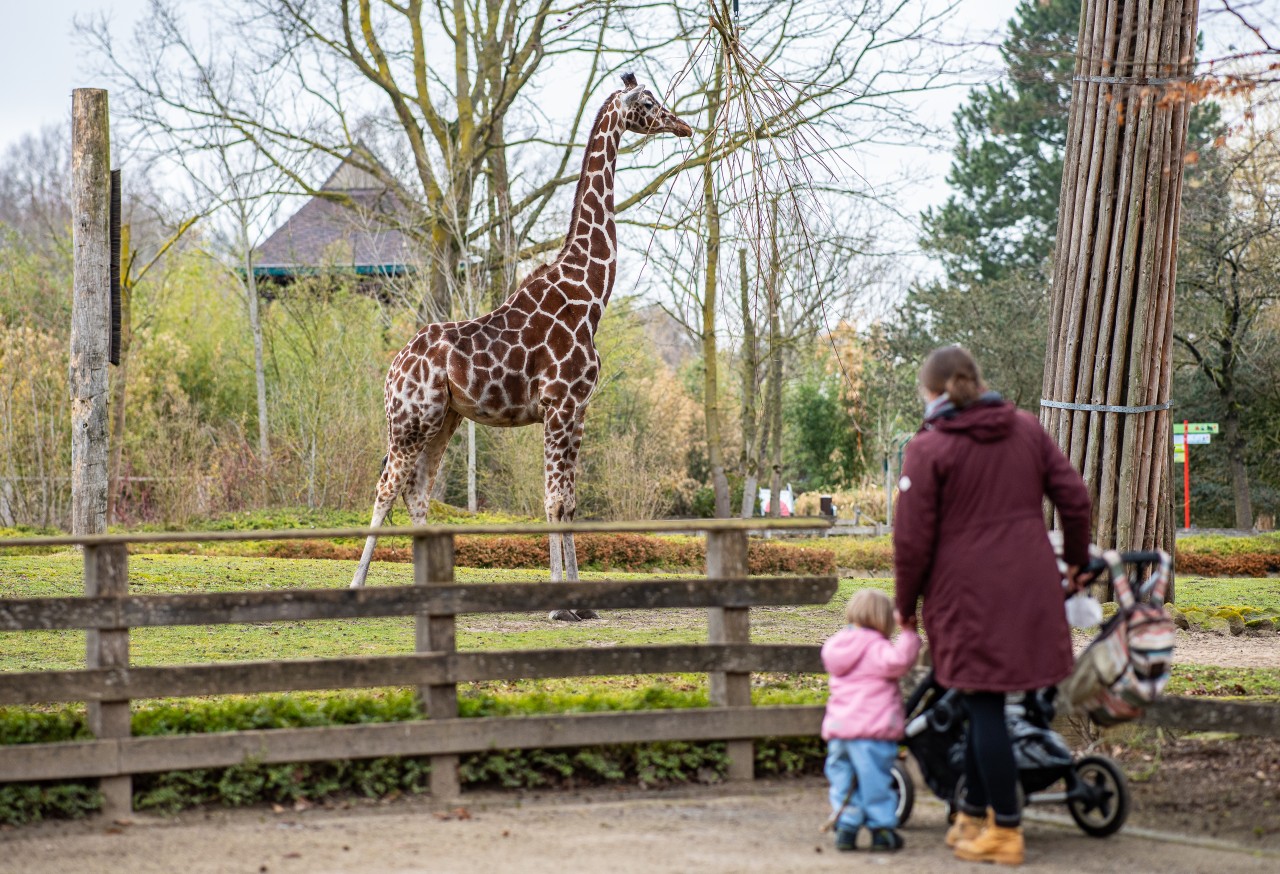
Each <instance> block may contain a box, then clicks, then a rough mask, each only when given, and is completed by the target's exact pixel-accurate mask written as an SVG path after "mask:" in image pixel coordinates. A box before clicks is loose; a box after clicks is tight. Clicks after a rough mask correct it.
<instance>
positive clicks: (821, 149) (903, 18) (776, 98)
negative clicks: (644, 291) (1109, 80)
mask: <svg viewBox="0 0 1280 874" xmlns="http://www.w3.org/2000/svg"><path fill="white" fill-rule="evenodd" d="M949 11H950V6H949V5H948V4H942V3H938V4H922V5H919V6H911V5H909V4H905V3H899V4H890V5H886V4H882V3H875V2H860V3H854V4H852V5H850V4H834V3H824V2H801V3H790V4H777V5H773V6H770V7H768V8H764V9H760V8H756V9H755V10H754V11H752V12H751V13H750V14H749V15H747V16H746V17H744V18H742V19H739V18H738V17H737V16H736V15H735V13H734V11H733V10H731V8H730V4H728V3H726V2H712V3H710V4H707V3H681V2H678V0H677V2H673V3H671V4H670V14H671V16H672V17H673V18H674V19H675V21H676V22H678V27H677V30H678V32H679V33H680V34H681V36H682V39H683V40H684V41H685V42H686V43H687V44H688V45H689V56H690V61H689V63H688V64H687V65H686V69H685V71H684V72H683V73H682V76H681V77H680V78H679V79H678V82H677V84H676V87H681V86H683V84H684V83H685V82H689V81H691V82H693V84H694V86H695V87H694V89H693V91H692V92H690V93H689V94H687V95H683V96H682V97H680V98H678V100H677V106H680V107H681V110H682V111H684V112H685V113H686V114H687V115H697V116H698V117H702V118H705V119H706V125H707V129H706V131H705V132H704V133H703V134H702V137H703V138H702V141H701V142H700V143H698V144H697V145H696V150H695V152H694V154H693V155H690V156H689V157H687V158H686V160H685V161H684V162H682V164H681V165H678V167H672V168H669V169H667V170H664V171H662V172H660V173H659V174H658V176H656V177H655V184H656V183H657V182H659V181H660V180H661V179H662V178H663V174H664V173H668V174H669V173H674V172H676V171H677V170H678V169H680V168H684V167H693V166H697V167H700V168H701V171H702V172H701V173H700V176H699V180H700V185H699V186H698V190H697V191H692V190H687V191H682V190H681V188H680V186H678V185H677V186H676V188H675V189H674V194H673V195H672V196H671V197H670V198H668V199H664V200H662V201H661V202H658V203H654V204H646V206H645V208H644V209H642V210H639V211H637V212H635V213H633V214H629V215H628V216H627V217H626V218H624V219H623V220H624V221H632V222H635V223H638V224H643V225H645V226H647V227H649V228H651V229H652V231H653V235H652V237H651V239H650V240H648V241H646V252H647V253H651V254H656V255H657V256H658V257H654V258H650V259H649V263H648V266H651V267H655V268H656V269H655V270H654V274H655V275H654V278H653V279H652V280H651V281H652V282H653V283H654V284H655V285H658V286H665V287H664V288H662V289H661V291H662V293H663V296H664V297H666V298H668V300H669V303H668V304H667V308H668V311H669V312H670V313H671V315H672V316H673V317H675V318H676V319H677V320H678V321H680V322H681V323H682V324H684V325H685V326H686V329H687V330H688V331H689V332H690V335H691V336H693V337H694V338H695V339H696V340H697V341H698V342H699V344H700V346H701V348H702V361H703V367H704V370H703V392H702V393H703V405H704V410H703V412H704V419H705V424H706V429H707V437H708V462H709V467H710V470H711V478H712V483H713V487H714V490H715V496H716V511H717V514H719V515H727V513H728V510H729V503H730V498H729V495H728V483H727V478H726V476H725V474H724V461H723V457H724V450H723V447H722V445H721V444H722V442H723V441H724V439H725V436H724V433H723V432H724V430H725V427H724V426H725V422H726V421H727V420H726V419H725V418H724V417H723V416H722V413H721V410H720V400H721V398H720V395H721V385H720V378H719V362H718V358H719V356H720V352H721V344H720V342H719V338H718V332H722V331H724V330H725V329H726V328H728V327H729V325H728V324H725V323H723V321H724V319H723V317H724V313H723V309H724V307H723V306H721V303H720V301H719V297H720V296H721V295H723V296H724V297H725V299H726V301H728V302H730V303H731V306H736V308H737V309H738V311H739V316H741V317H742V321H741V324H742V327H743V332H744V337H745V339H744V344H743V350H744V354H745V357H746V358H747V359H749V360H748V361H745V362H743V363H742V366H741V371H740V372H741V374H742V377H741V378H742V384H743V396H742V398H743V402H744V404H745V405H746V406H745V407H744V409H743V411H742V415H741V416H740V417H739V418H740V420H741V421H742V424H743V431H742V434H743V437H744V444H746V443H748V442H749V443H752V444H754V445H752V446H751V447H750V448H748V446H747V445H744V446H743V447H742V451H741V452H740V453H739V455H738V457H739V459H740V460H741V464H742V468H743V474H744V486H745V485H746V484H747V483H749V482H750V481H751V480H752V479H753V477H758V476H759V475H760V464H761V463H762V461H763V456H762V455H761V450H762V449H763V448H764V446H765V445H766V444H767V443H768V438H767V436H766V435H769V436H771V437H772V439H773V441H774V443H773V447H772V448H773V452H774V455H775V464H774V467H777V468H779V469H780V466H781V463H780V460H779V459H778V458H777V452H778V450H779V448H780V443H779V442H778V441H779V440H780V434H779V433H778V432H779V431H780V427H781V424H780V415H781V412H780V400H779V398H780V396H781V385H782V376H781V373H780V370H781V364H780V358H779V356H781V355H782V354H783V353H782V349H783V346H784V345H785V340H784V339H783V338H784V335H785V331H786V328H785V327H784V322H785V316H784V315H783V314H782V309H784V308H785V307H784V305H783V303H782V301H781V295H784V294H788V293H791V292H792V291H793V290H794V289H786V290H784V288H783V287H784V285H785V284H786V280H785V279H784V278H783V277H782V275H781V274H782V273H784V272H787V273H792V272H794V273H796V275H797V280H796V281H795V282H794V285H795V286H796V287H801V286H807V285H808V284H807V283H805V282H803V281H799V279H798V277H800V276H806V275H807V276H809V277H813V278H814V279H815V284H816V285H821V284H822V283H821V278H822V277H824V276H825V275H827V274H829V273H830V272H831V265H829V264H826V263H823V259H824V258H826V257H829V256H830V255H831V252H830V251H829V250H828V251H825V252H820V251H819V250H820V249H821V248H822V247H821V245H820V242H821V241H822V240H824V239H833V238H836V237H838V236H840V231H839V230H838V228H839V226H840V225H841V224H842V222H839V221H835V220H833V218H832V215H833V213H844V212H847V211H849V209H850V202H851V201H853V200H856V199H858V198H874V197H875V193H874V192H871V191H870V190H869V189H868V187H867V186H865V185H864V184H862V182H861V180H860V179H859V177H858V175H857V174H856V172H854V171H852V169H851V168H850V167H848V166H847V165H845V164H844V163H842V161H841V158H840V157H839V156H840V155H841V153H842V150H848V149H851V148H856V146H857V145H858V144H859V143H863V142H868V143H869V142H878V143H882V142H885V141H888V140H892V139H895V138H899V137H900V138H902V139H903V140H908V139H912V138H914V139H919V138H920V137H921V136H922V135H923V134H924V133H925V131H924V128H923V127H922V126H920V125H919V123H918V122H917V121H916V119H915V117H914V114H913V113H912V111H911V109H910V99H909V98H910V96H911V95H912V94H914V93H916V92H918V91H922V90H927V89H928V88H931V87H934V86H935V85H937V84H938V83H939V82H940V81H942V80H943V79H944V78H945V77H946V76H948V75H949V74H950V72H951V71H952V69H953V67H952V61H953V58H949V57H948V56H946V54H945V53H937V52H936V51H935V49H936V47H935V46H931V45H929V40H928V37H929V35H930V34H932V33H934V32H935V30H936V28H937V27H938V25H939V23H940V22H941V21H942V20H943V19H944V18H945V17H946V15H947V13H948V12H949ZM708 13H710V24H708V23H707V15H708ZM926 56H928V57H929V61H928V63H923V62H922V60H923V59H924V58H925V57H926ZM690 187H692V186H690ZM642 193H647V192H642ZM779 226H785V228H786V229H787V230H786V231H784V233H785V234H786V235H788V236H790V235H792V234H794V237H795V239H794V240H791V239H788V240H787V241H785V242H783V243H780V245H781V246H782V247H783V248H784V249H786V248H788V247H790V248H789V251H787V252H786V254H785V255H779V254H778V252H775V251H774V248H773V246H772V245H771V242H770V241H771V240H773V239H774V238H775V237H776V234H775V232H774V230H773V229H774V228H776V227H779ZM672 229H675V230H685V231H686V233H684V234H672V235H670V236H667V235H666V233H665V232H666V231H668V230H672ZM686 241H696V242H694V243H693V245H692V246H688V244H687V243H686ZM726 241H734V242H736V244H737V245H738V246H741V247H743V248H745V250H746V255H745V256H740V257H739V259H738V261H739V268H738V269H739V272H740V276H739V282H738V285H737V294H736V295H734V294H730V293H729V292H728V290H727V289H728V288H730V287H732V286H731V285H730V284H729V283H726V282H724V281H722V279H721V276H720V274H721V273H723V272H725V269H724V268H725V265H724V264H722V262H721V259H720V257H719V250H720V249H721V247H722V246H723V245H724V244H725V243H726ZM784 262H785V263H786V267H785V268H784V267H783V266H782V264H783V263H784ZM693 264H696V265H698V267H697V268H695V270H697V269H700V272H701V276H698V275H697V273H694V275H692V276H691V275H689V273H690V265H693ZM646 269H648V267H647V268H646ZM731 269H732V268H730V270H731ZM843 278H844V279H845V280H847V278H848V277H847V276H846V277H843ZM846 287H847V286H846ZM735 297H737V298H740V300H739V301H733V300H732V299H733V298H735ZM800 299H801V298H799V297H797V298H796V300H797V301H799V300H800ZM809 303H810V304H813V303H814V299H813V298H812V297H810V298H809ZM762 313H763V315H762ZM810 313H811V314H813V315H817V316H822V315H824V310H823V308H822V307H821V306H819V307H817V308H816V309H813V308H811V310H810ZM765 325H768V326H770V330H771V331H772V333H773V335H774V342H773V343H772V344H767V345H766V349H765V351H763V352H761V349H760V344H759V339H760V338H759V332H760V331H761V330H763V329H764V327H763V326H765ZM757 326H760V327H757ZM765 361H768V362H770V372H772V374H773V377H772V378H771V379H770V381H769V385H768V390H767V391H766V392H765V396H764V399H763V403H760V398H759V395H758V393H757V389H758V388H759V385H760V383H761V381H762V378H763V376H762V374H761V373H759V372H758V370H759V367H760V365H761V364H763V363H764V362H765ZM748 407H749V408H751V412H750V414H748V413H747V408H748ZM762 408H763V409H764V411H765V415H764V417H763V419H762V420H757V418H756V417H757V415H758V413H759V411H760V409H762ZM779 476H780V473H779ZM752 490H754V486H752ZM753 505H754V493H752V494H750V495H748V494H747V493H746V489H745V488H744V494H743V500H742V505H741V506H742V508H743V509H742V510H741V512H750V508H751V506H753ZM775 505H776V502H775Z"/></svg>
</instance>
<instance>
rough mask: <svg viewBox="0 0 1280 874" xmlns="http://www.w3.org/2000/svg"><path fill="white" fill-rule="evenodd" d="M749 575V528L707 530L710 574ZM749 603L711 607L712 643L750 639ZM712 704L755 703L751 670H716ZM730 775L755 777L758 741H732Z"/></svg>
mask: <svg viewBox="0 0 1280 874" xmlns="http://www.w3.org/2000/svg"><path fill="white" fill-rule="evenodd" d="M745 576H747V532H745V531H708V532H707V577H709V578H710V579H713V580H715V579H740V578H742V577H745ZM748 609H749V608H747V607H709V608H707V640H708V642H709V643H750V642H751V618H750V614H749V612H748ZM709 679H710V683H711V706H713V707H747V706H750V704H751V674H749V673H743V672H739V671H713V672H712V673H711V674H710V676H709ZM728 751H729V779H730V780H751V779H753V778H754V777H755V744H754V743H753V742H752V741H749V740H731V741H729V742H728Z"/></svg>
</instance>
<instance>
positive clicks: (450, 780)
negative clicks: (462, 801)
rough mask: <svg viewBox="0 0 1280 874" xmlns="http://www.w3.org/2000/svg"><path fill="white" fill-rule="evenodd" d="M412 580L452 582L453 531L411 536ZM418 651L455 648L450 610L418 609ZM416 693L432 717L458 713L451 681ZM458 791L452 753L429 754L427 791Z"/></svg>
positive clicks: (440, 794)
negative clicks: (429, 764)
mask: <svg viewBox="0 0 1280 874" xmlns="http://www.w3.org/2000/svg"><path fill="white" fill-rule="evenodd" d="M413 582H414V584H415V585H418V586H439V585H451V584H452V583H453V535H452V534H428V535H424V536H420V537H415V538H413ZM415 638H416V641H415V642H416V649H417V651H418V652H443V653H451V652H454V651H455V650H456V649H457V634H456V627H455V624H454V616H453V614H452V613H448V614H445V613H419V614H418V615H417V624H416V633H415ZM418 696H419V698H420V699H421V701H422V704H423V706H424V707H425V709H426V711H427V715H428V716H429V717H430V718H432V719H455V718H456V717H457V715H458V687H457V685H456V684H454V683H441V684H439V685H429V686H421V687H419V689H418ZM461 791H462V787H461V784H460V783H459V780H458V757H457V756H456V755H448V756H432V757H431V795H432V796H433V797H434V798H436V799H443V800H448V799H453V798H457V797H458V796H459V795H460V794H461Z"/></svg>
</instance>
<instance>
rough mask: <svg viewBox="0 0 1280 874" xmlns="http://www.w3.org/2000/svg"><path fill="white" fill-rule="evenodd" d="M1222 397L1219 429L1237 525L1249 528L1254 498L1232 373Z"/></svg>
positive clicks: (1247, 529)
mask: <svg viewBox="0 0 1280 874" xmlns="http://www.w3.org/2000/svg"><path fill="white" fill-rule="evenodd" d="M1222 399H1223V400H1224V401H1226V408H1227V410H1226V413H1225V414H1224V415H1223V417H1222V431H1223V437H1225V438H1226V443H1227V459H1228V460H1229V461H1230V462H1231V491H1232V494H1233V495H1234V497H1235V505H1236V528H1238V529H1240V530H1241V531H1250V530H1252V529H1253V499H1252V497H1251V495H1250V494H1249V469H1248V467H1246V465H1245V439H1244V434H1243V433H1242V432H1241V430H1240V402H1239V401H1238V400H1237V399H1236V389H1235V382H1234V375H1232V376H1231V377H1229V378H1228V379H1227V381H1226V382H1225V384H1224V386H1223V391H1222Z"/></svg>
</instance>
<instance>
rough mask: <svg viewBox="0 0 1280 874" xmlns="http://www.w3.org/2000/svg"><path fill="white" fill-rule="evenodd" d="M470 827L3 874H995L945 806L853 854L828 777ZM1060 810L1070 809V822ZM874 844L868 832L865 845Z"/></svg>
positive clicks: (417, 816) (1174, 863) (366, 829)
mask: <svg viewBox="0 0 1280 874" xmlns="http://www.w3.org/2000/svg"><path fill="white" fill-rule="evenodd" d="M466 805H467V807H466V811H467V818H465V819H460V818H458V817H457V816H456V814H452V813H447V812H445V811H440V810H433V808H432V807H431V806H430V805H429V804H428V803H426V802H421V801H401V802H396V803H394V804H390V805H378V806H373V807H368V808H357V809H351V810H319V809H316V810H309V811H306V812H303V813H295V812H292V811H291V812H289V813H286V814H276V813H271V812H268V811H264V810H260V809H257V810H246V811H234V812H222V811H218V812H209V813H188V814H184V815H181V816H178V817H174V818H172V819H150V820H139V821H137V822H135V823H133V824H131V825H126V826H105V825H103V824H102V823H93V822H82V823H60V824H54V823H49V824H45V825H41V826H37V827H31V828H23V829H20V830H17V831H9V832H0V869H3V870H5V871H15V872H16V871H21V872H24V874H43V872H48V874H54V872H56V874H65V872H68V871H129V872H131V874H159V872H165V874H169V872H175V871H178V872H182V874H235V872H246V874H252V872H258V874H276V872H281V874H291V872H306V874H329V872H332V874H339V872H353V874H354V872H361V874H363V872H379V874H382V872H386V874H392V872H405V874H407V872H433V874H437V872H441V874H443V872H474V871H485V872H505V871H519V872H527V874H539V872H548V874H550V872H557V874H559V872H576V871H591V872H595V871H608V872H611V874H632V872H644V874H652V872H699V874H703V872H721V871H723V872H770V874H780V872H815V871H816V872H820V871H847V870H849V869H850V868H855V867H858V866H859V865H865V864H868V863H869V862H872V860H873V859H874V863H875V865H876V867H877V868H880V869H883V870H885V871H904V872H906V871H910V872H914V874H926V872H935V871H956V870H970V871H989V870H991V869H989V868H984V867H981V866H972V865H964V864H963V863H960V862H957V861H955V860H954V859H953V858H952V856H951V855H950V853H949V852H948V851H947V850H946V849H945V848H944V847H943V846H942V833H943V809H942V806H941V805H940V804H937V803H935V802H932V801H927V800H923V799H922V800H920V801H919V802H918V806H917V808H916V813H915V814H914V815H913V816H912V818H911V821H910V823H909V824H908V825H907V827H906V828H905V829H904V830H903V834H904V836H905V838H906V841H907V848H906V849H905V850H904V851H903V852H901V853H899V854H896V855H893V856H883V855H878V856H874V857H872V856H870V855H869V854H866V853H863V852H858V853H857V854H854V855H849V854H843V853H841V854H837V853H836V852H834V851H833V850H832V848H831V846H830V838H829V837H828V836H826V835H819V834H818V832H817V828H816V826H817V823H819V822H821V821H822V819H823V816H824V814H825V809H824V807H825V796H824V784H823V783H822V781H820V780H816V779H810V780H803V781H786V782H773V783H769V782H761V783H758V784H753V785H752V786H751V787H748V788H745V789H726V788H720V789H715V788H709V789H700V790H693V791H683V792H680V793H675V792H642V791H638V790H626V791H608V792H596V793H591V794H583V793H565V794H560V795H547V796H543V797H536V796H534V797H528V796H526V797H523V798H520V797H517V796H513V795H496V794H483V795H469V796H468V797H467V799H466ZM1056 810H1057V808H1055V811H1056ZM1026 833H1027V844H1028V864H1027V866H1026V869H1025V870H1028V871H1042V872H1061V874H1066V872H1107V874H1110V872H1114V871H1160V872H1162V874H1180V872H1204V871H1212V872H1215V874H1221V872H1236V871H1240V872H1249V871H1259V872H1262V871H1275V870H1276V869H1277V866H1280V857H1277V856H1276V855H1269V856H1263V855H1254V854H1250V853H1248V852H1244V851H1241V850H1237V849H1226V848H1224V847H1223V846H1222V845H1218V844H1213V843H1212V842H1199V843H1197V842H1190V841H1187V840H1186V839H1183V838H1177V837H1174V836H1163V837H1160V838H1153V837H1152V836H1150V835H1149V833H1142V830H1140V829H1137V830H1134V831H1133V832H1130V833H1121V834H1120V835H1117V836H1115V837H1113V838H1109V839H1107V840H1101V841H1100V840H1096V839H1093V838H1088V837H1085V836H1084V835H1083V834H1082V833H1081V832H1079V831H1078V830H1076V829H1075V828H1074V827H1073V826H1070V825H1068V824H1063V823H1062V822H1060V821H1052V822H1050V821H1045V820H1044V819H1042V818H1040V817H1037V818H1036V819H1035V820H1034V821H1029V822H1028V823H1027V825H1026ZM863 840H864V841H865V835H864V836H863Z"/></svg>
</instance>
